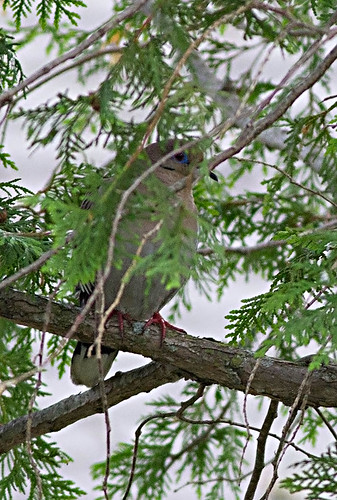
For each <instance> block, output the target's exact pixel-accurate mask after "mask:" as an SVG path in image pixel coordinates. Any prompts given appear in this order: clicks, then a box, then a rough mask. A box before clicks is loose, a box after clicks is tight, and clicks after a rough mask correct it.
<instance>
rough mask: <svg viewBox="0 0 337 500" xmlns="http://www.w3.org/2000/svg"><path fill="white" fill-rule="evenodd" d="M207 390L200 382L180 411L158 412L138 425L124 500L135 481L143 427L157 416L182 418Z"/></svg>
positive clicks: (182, 404)
mask: <svg viewBox="0 0 337 500" xmlns="http://www.w3.org/2000/svg"><path fill="white" fill-rule="evenodd" d="M204 390H205V385H204V384H200V386H199V388H198V390H197V392H196V393H195V394H194V395H193V396H192V397H191V398H190V399H188V400H187V401H184V402H182V403H181V406H180V408H179V410H178V411H172V412H167V413H157V414H156V415H151V416H149V417H148V418H146V419H145V420H143V422H141V424H140V425H139V426H138V427H137V429H136V432H135V444H134V449H133V457H132V465H131V471H130V477H129V482H128V485H127V488H126V491H125V493H124V495H123V500H126V499H127V497H128V495H129V493H130V489H131V486H132V483H133V479H134V475H135V470H136V463H137V455H138V447H139V439H140V436H141V433H142V430H143V427H144V426H145V425H146V424H148V423H149V422H150V421H151V420H154V419H157V418H169V417H177V418H181V416H182V414H183V412H184V411H185V410H186V409H187V408H188V407H190V406H192V405H193V404H194V403H195V402H196V401H197V400H198V399H199V398H201V397H202V396H203V394H204Z"/></svg>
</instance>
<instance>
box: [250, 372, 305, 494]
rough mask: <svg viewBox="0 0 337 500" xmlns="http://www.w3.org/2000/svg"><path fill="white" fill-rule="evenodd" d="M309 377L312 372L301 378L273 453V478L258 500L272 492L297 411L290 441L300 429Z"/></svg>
mask: <svg viewBox="0 0 337 500" xmlns="http://www.w3.org/2000/svg"><path fill="white" fill-rule="evenodd" d="M311 375H312V372H309V371H307V372H306V374H305V377H304V378H303V381H302V383H301V386H300V388H299V390H298V393H297V395H296V398H295V401H294V403H293V405H292V406H291V408H290V412H289V416H288V419H287V421H286V423H285V425H284V427H283V429H282V435H281V439H280V443H279V446H278V448H277V450H276V452H275V457H274V459H273V462H272V463H273V468H274V471H273V476H272V478H271V480H270V482H269V485H268V486H267V489H266V491H265V493H264V494H263V495H262V497H261V499H260V500H268V498H269V494H270V493H271V491H272V489H273V487H274V485H275V483H276V481H277V479H278V469H279V465H280V463H281V461H282V458H283V456H284V454H285V451H286V449H287V448H288V447H289V443H287V442H286V437H287V435H288V433H289V431H290V428H291V425H292V424H293V422H294V420H295V418H296V415H297V413H298V412H299V411H301V412H302V416H301V419H300V422H299V424H298V426H297V427H296V429H295V431H294V434H293V437H292V439H293V438H294V437H295V435H296V433H297V432H298V430H299V428H300V425H301V422H302V420H303V415H304V409H305V406H306V400H307V394H306V393H307V392H308V383H309V380H310V377H311ZM292 439H291V440H290V442H292Z"/></svg>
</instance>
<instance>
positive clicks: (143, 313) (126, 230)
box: [71, 140, 216, 387]
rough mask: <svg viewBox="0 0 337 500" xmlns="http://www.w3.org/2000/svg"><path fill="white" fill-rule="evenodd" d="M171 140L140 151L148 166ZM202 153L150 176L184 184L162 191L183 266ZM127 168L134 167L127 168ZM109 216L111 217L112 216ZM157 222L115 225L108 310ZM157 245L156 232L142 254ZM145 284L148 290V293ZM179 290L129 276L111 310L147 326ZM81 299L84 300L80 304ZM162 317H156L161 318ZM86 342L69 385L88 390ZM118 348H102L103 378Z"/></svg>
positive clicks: (94, 375)
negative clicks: (119, 253) (118, 262)
mask: <svg viewBox="0 0 337 500" xmlns="http://www.w3.org/2000/svg"><path fill="white" fill-rule="evenodd" d="M175 145H176V141H174V140H169V141H168V142H167V143H166V145H165V146H162V145H161V144H159V143H153V144H150V145H149V146H147V147H146V148H145V150H144V151H145V153H146V154H147V156H148V157H149V159H150V161H151V163H152V164H154V163H156V162H157V161H158V160H160V159H161V158H162V157H163V156H165V155H166V154H168V153H169V152H171V151H173V150H174V147H175ZM202 159H203V155H202V153H201V151H200V150H199V149H192V150H187V151H185V152H182V153H178V154H176V155H173V156H172V157H170V158H169V159H168V160H165V162H164V163H163V164H162V165H160V166H159V167H158V168H157V169H156V170H155V172H154V174H151V175H154V176H155V177H156V178H157V179H159V180H160V181H161V182H162V183H163V184H164V185H165V186H168V187H170V186H173V185H174V184H175V183H176V182H177V181H179V180H181V179H184V178H185V179H186V181H185V183H184V186H183V187H182V188H181V189H179V190H177V191H174V192H172V191H171V192H169V191H168V192H167V195H168V196H169V197H170V198H169V200H170V201H169V203H170V206H171V207H172V206H174V207H175V208H177V209H178V212H177V213H179V217H180V218H182V219H181V220H180V227H181V228H182V229H183V232H182V233H183V236H182V240H183V241H182V245H181V252H182V253H183V258H184V261H185V262H189V260H190V261H191V260H192V257H193V254H194V252H195V250H196V243H197V219H196V213H195V212H196V207H195V204H194V200H193V195H192V182H193V173H194V171H195V167H196V166H197V165H198V164H199V163H200V162H201V161H202ZM131 168H133V167H132V166H131ZM211 177H213V178H214V179H216V176H215V174H212V173H211ZM137 192H138V193H141V194H142V195H143V196H145V197H146V195H147V187H146V186H145V185H144V184H141V185H140V186H139V187H138V188H137ZM155 206H156V205H155V203H154V204H151V203H150V202H149V211H150V212H151V210H152V211H153V210H155ZM113 215H114V214H112V216H113ZM157 223H158V220H157V221H155V220H153V218H151V217H150V216H149V215H148V216H147V217H144V216H142V218H141V220H140V221H139V220H136V221H135V220H134V219H132V218H126V219H125V222H123V220H122V221H121V223H120V226H119V229H118V233H117V237H116V244H117V245H123V250H124V251H125V252H124V253H125V254H129V257H127V256H126V255H125V257H124V258H123V262H122V266H121V268H118V269H117V268H116V267H114V266H112V267H111V272H110V274H109V276H108V278H107V280H106V281H105V284H104V303H105V309H107V308H108V307H109V306H110V305H111V304H112V303H113V302H114V300H115V299H116V295H117V293H118V291H119V289H120V286H121V281H122V277H123V276H124V274H125V272H126V271H127V269H128V268H129V266H130V264H131V262H132V255H134V254H135V252H136V250H137V248H138V245H139V242H140V240H141V239H142V238H143V237H144V236H145V235H147V234H148V232H149V231H151V230H152V229H153V228H154V227H155V225H156V224H157ZM164 223H166V224H174V223H175V221H174V220H172V217H171V218H168V220H165V221H164ZM161 243H162V242H161V241H160V240H159V241H158V238H157V239H156V234H154V235H152V236H151V237H149V238H148V239H147V240H146V242H145V244H144V246H143V249H142V252H141V256H147V255H150V254H154V253H155V252H156V251H158V249H159V247H160V245H161ZM186 280H187V275H185V276H181V277H180V286H182V285H183V284H184V282H185V281H186ZM149 285H150V290H149V291H148V288H149ZM177 291H178V289H169V290H168V289H167V287H166V286H165V283H163V280H162V277H161V276H160V274H158V275H156V276H154V277H153V278H152V280H151V282H150V284H149V281H148V278H147V277H146V275H145V272H142V273H136V274H134V275H133V276H132V277H131V279H130V281H129V282H128V283H127V285H126V286H125V289H124V291H123V294H122V296H121V299H120V301H119V303H118V305H117V307H116V311H117V312H119V313H122V314H123V315H125V316H126V317H127V318H132V319H133V320H138V321H148V324H149V323H150V322H151V318H152V317H156V319H155V320H154V321H157V318H158V316H159V317H160V315H158V311H160V309H161V308H162V307H163V306H164V305H165V304H166V303H167V302H168V301H169V300H170V299H171V298H172V297H173V296H174V295H175V293H176V292H177ZM88 293H89V295H90V290H89V292H88V291H85V290H82V304H83V302H85V295H86V294H87V297H88ZM83 299H84V300H83ZM160 318H161V317H160ZM89 347H90V344H84V343H81V342H78V343H77V346H76V348H75V351H74V354H73V358H72V363H71V378H72V381H73V383H74V384H83V385H86V386H88V387H93V386H94V385H96V384H97V383H98V381H99V368H98V362H97V359H96V357H95V349H93V350H92V353H91V356H90V357H89V356H88V349H89ZM117 352H118V351H117V350H113V349H111V348H108V347H105V346H102V371H103V374H104V377H105V376H106V374H107V373H108V371H109V370H110V367H111V365H112V362H113V360H114V359H115V357H116V355H117Z"/></svg>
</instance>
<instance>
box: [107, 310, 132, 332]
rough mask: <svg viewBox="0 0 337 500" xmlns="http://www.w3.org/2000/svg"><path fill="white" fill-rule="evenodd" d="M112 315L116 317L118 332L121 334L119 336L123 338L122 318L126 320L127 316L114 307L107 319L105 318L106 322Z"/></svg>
mask: <svg viewBox="0 0 337 500" xmlns="http://www.w3.org/2000/svg"><path fill="white" fill-rule="evenodd" d="M112 316H117V319H118V327H119V333H120V334H121V337H122V339H123V337H124V320H125V319H126V320H128V317H127V316H126V315H124V314H123V313H121V312H120V311H118V310H117V309H114V310H113V311H112V313H111V314H110V315H109V317H108V319H107V322H108V321H109V319H110V318H111V317H112Z"/></svg>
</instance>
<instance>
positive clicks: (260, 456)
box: [244, 400, 278, 500]
mask: <svg viewBox="0 0 337 500" xmlns="http://www.w3.org/2000/svg"><path fill="white" fill-rule="evenodd" d="M277 408H278V401H275V400H271V402H270V404H269V409H268V412H267V415H266V417H265V419H264V422H263V425H262V427H261V431H260V433H259V437H258V438H257V448H256V455H255V463H254V469H253V473H252V476H251V478H250V481H249V484H248V488H247V491H246V494H245V497H244V500H253V498H254V495H255V493H256V488H257V485H258V483H259V480H260V477H261V474H262V471H263V469H264V467H265V451H266V443H267V438H268V437H269V435H270V428H271V426H272V425H273V422H274V420H275V419H276V418H277Z"/></svg>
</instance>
